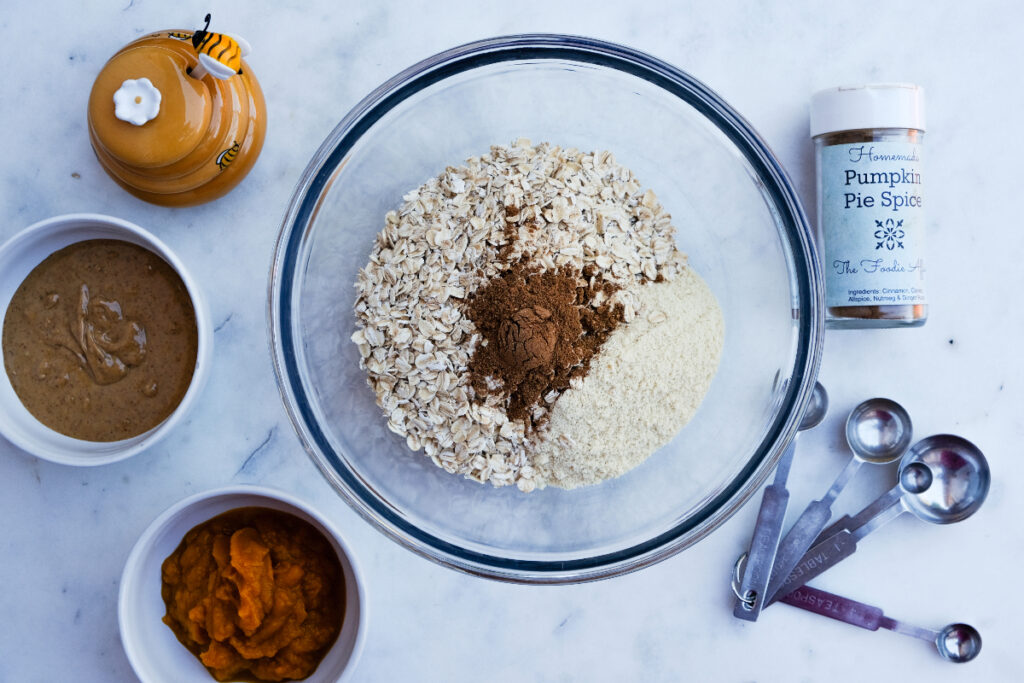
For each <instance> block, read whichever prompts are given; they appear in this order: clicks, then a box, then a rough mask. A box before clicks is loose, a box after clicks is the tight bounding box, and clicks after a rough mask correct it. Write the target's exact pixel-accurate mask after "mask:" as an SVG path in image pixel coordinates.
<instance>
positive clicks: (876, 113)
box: [811, 83, 924, 138]
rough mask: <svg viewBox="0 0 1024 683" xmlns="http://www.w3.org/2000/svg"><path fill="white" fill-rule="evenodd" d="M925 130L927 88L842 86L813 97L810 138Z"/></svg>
mask: <svg viewBox="0 0 1024 683" xmlns="http://www.w3.org/2000/svg"><path fill="white" fill-rule="evenodd" d="M868 128H916V129H917V130H922V131H923V130H924V88H922V87H921V86H919V85H914V84H913V83H869V84H867V85H855V86H841V87H839V88H829V89H828V90H822V91H820V92H816V93H814V95H813V96H811V137H812V138H813V137H817V136H819V135H824V134H825V133H835V132H838V131H842V130H863V129H868Z"/></svg>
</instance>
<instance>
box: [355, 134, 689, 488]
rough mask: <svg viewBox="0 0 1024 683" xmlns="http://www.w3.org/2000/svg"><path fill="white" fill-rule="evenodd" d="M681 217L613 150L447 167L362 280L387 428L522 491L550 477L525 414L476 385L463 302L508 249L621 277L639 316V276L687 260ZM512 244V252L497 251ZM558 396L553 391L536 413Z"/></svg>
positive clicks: (535, 151)
mask: <svg viewBox="0 0 1024 683" xmlns="http://www.w3.org/2000/svg"><path fill="white" fill-rule="evenodd" d="M674 232H675V230H674V228H673V227H672V225H671V217H670V216H669V215H668V213H666V212H665V210H664V208H663V207H662V206H661V205H660V203H659V202H658V200H657V198H656V196H655V195H654V193H653V192H652V191H651V190H649V189H644V188H642V187H641V186H640V183H639V182H638V181H637V179H636V178H635V177H634V176H633V173H632V172H631V171H630V170H629V169H627V168H625V167H623V166H620V165H618V164H617V163H616V162H615V159H614V157H613V156H612V154H611V153H609V152H606V151H601V152H596V153H583V152H580V151H578V150H576V149H563V148H560V147H556V146H553V145H549V144H547V143H542V144H539V145H536V146H533V145H531V144H530V142H529V141H528V140H517V141H516V142H515V143H514V144H513V145H512V146H511V147H503V146H495V147H492V148H491V150H490V152H489V153H488V154H485V155H483V156H480V157H473V158H471V159H468V160H467V161H466V163H465V165H463V166H459V167H449V168H447V169H445V170H444V172H443V173H441V174H440V175H438V176H437V177H435V178H431V179H429V180H428V181H427V182H426V183H424V184H423V185H422V186H420V187H419V188H416V189H415V190H413V191H411V192H409V193H407V194H406V195H405V196H404V197H403V203H402V205H401V207H399V208H398V209H397V210H394V211H390V212H388V214H387V215H386V216H385V220H384V227H383V229H382V230H381V232H380V233H379V234H378V235H377V239H376V242H375V244H374V246H373V249H372V251H371V253H370V256H369V259H368V262H367V264H366V266H364V267H363V268H362V269H361V270H360V271H359V274H358V276H357V279H356V290H357V297H356V303H355V307H354V309H355V314H356V318H357V326H358V329H357V331H356V332H355V333H354V334H353V335H352V342H353V343H354V344H356V346H357V347H358V349H359V355H360V367H361V368H363V369H364V370H365V371H366V373H367V378H368V383H369V385H370V387H371V388H372V389H373V390H374V392H375V394H376V398H377V403H378V405H380V406H381V408H382V410H383V411H384V413H385V416H386V418H387V426H388V429H390V430H391V431H393V432H395V433H396V434H398V435H400V436H402V437H403V438H404V439H405V442H406V445H407V446H408V447H409V448H410V449H411V450H413V451H417V450H420V449H422V450H423V452H424V453H425V454H426V455H427V456H428V457H430V458H431V459H432V460H433V461H434V463H435V464H437V465H438V466H439V467H442V468H444V469H445V470H446V471H449V472H452V473H457V474H462V475H464V476H466V477H468V478H471V479H474V480H477V481H480V482H489V483H491V484H492V485H494V486H505V485H509V484H516V485H517V486H518V488H519V489H520V490H522V491H527V492H528V491H532V490H534V489H535V488H537V487H538V486H543V485H544V484H545V482H544V481H542V480H540V479H539V475H538V470H537V468H535V467H533V466H532V465H531V464H530V455H529V449H528V448H527V439H528V438H530V437H529V436H528V435H527V433H526V429H525V427H524V425H523V424H522V422H521V421H510V420H509V419H508V418H507V416H506V415H505V413H504V410H503V408H502V406H501V405H499V400H500V399H499V396H498V395H496V394H489V395H487V396H484V397H478V396H476V395H475V394H474V392H473V389H472V387H471V386H470V385H469V381H468V380H469V378H468V372H467V366H468V363H469V359H470V356H471V355H472V353H473V349H474V348H475V346H476V345H477V344H478V343H480V335H479V334H477V333H476V329H475V326H474V325H473V323H472V322H471V321H470V320H469V318H468V317H467V316H465V315H464V308H465V305H466V304H465V300H466V299H467V298H468V297H469V296H470V295H471V294H472V293H473V292H475V291H476V290H477V288H478V287H480V286H481V285H482V284H483V283H484V282H486V281H487V280H489V279H491V278H493V277H495V276H496V275H498V274H499V273H500V272H502V270H503V269H504V268H505V267H506V264H507V263H508V262H510V261H514V260H517V259H520V258H527V259H529V260H531V261H532V262H533V263H535V264H537V265H539V266H541V267H542V268H543V269H545V270H548V269H556V268H560V267H562V266H571V267H573V268H575V269H577V270H579V271H580V272H586V270H585V268H586V267H588V266H589V267H594V268H597V269H599V270H600V271H601V272H602V274H603V276H604V277H605V278H606V279H608V280H610V281H612V282H614V283H615V284H616V285H618V286H619V287H620V288H621V289H619V291H617V292H616V293H615V294H614V295H613V297H612V301H614V302H615V303H621V304H622V306H623V310H624V315H625V319H626V321H627V322H629V321H630V320H632V319H634V318H635V317H636V315H637V314H638V307H639V305H640V304H639V300H638V298H637V296H636V293H635V290H636V288H637V287H638V286H639V285H640V284H642V283H644V282H648V281H654V280H656V279H659V278H660V279H665V280H672V279H674V278H675V277H676V276H677V274H678V273H679V272H680V270H681V269H682V268H684V267H685V260H686V259H685V256H684V255H683V254H682V253H680V252H679V251H678V249H677V248H676V246H675V240H674ZM499 255H501V257H502V258H499ZM557 400H558V395H557V394H556V395H551V394H548V395H545V396H544V399H543V401H541V402H540V404H538V405H537V406H536V407H535V409H534V410H535V413H536V414H543V413H544V411H547V410H550V409H551V406H552V405H553V404H554V403H555V402H556V401H557Z"/></svg>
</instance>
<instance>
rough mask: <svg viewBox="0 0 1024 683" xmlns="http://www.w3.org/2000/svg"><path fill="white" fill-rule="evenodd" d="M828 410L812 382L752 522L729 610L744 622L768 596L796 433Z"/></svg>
mask: <svg viewBox="0 0 1024 683" xmlns="http://www.w3.org/2000/svg"><path fill="white" fill-rule="evenodd" d="M827 412H828V392H826V391H825V387H823V386H822V385H821V384H820V383H818V382H815V383H814V391H813V393H812V394H811V400H810V403H808V405H807V409H806V410H805V411H804V415H803V418H802V419H801V420H800V426H799V427H798V430H799V431H798V432H797V434H796V435H794V436H793V440H792V441H791V442H790V444H789V446H788V447H787V448H786V450H785V451H784V452H783V453H782V458H780V459H779V464H778V467H777V468H776V470H775V479H774V480H773V481H772V483H771V485H769V486H766V487H765V489H764V494H763V496H762V498H761V509H760V510H759V511H758V513H757V523H756V524H755V525H754V535H753V536H752V537H751V539H750V549H749V550H748V551H747V552H748V555H749V557H750V561H749V562H747V567H746V571H745V572H744V574H743V579H742V581H741V582H740V587H739V590H737V591H736V604H735V606H734V607H733V611H732V613H733V616H735V617H738V618H740V619H744V620H746V621H757V617H758V615H759V614H760V613H761V608H762V607H763V606H764V598H765V597H766V596H767V595H768V593H767V592H766V591H767V589H768V578H769V576H770V575H771V570H772V563H773V561H774V560H775V551H776V550H777V549H778V547H779V537H780V536H781V535H782V521H783V519H784V518H785V516H786V506H787V504H788V503H789V491H787V490H786V479H787V478H788V477H789V469H790V466H791V465H792V464H793V454H794V453H795V452H796V440H797V436H798V435H799V432H800V431H804V430H807V429H811V428H813V427H816V426H818V425H819V424H820V423H821V421H822V420H823V419H825V413H827Z"/></svg>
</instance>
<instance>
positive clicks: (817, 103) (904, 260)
mask: <svg viewBox="0 0 1024 683" xmlns="http://www.w3.org/2000/svg"><path fill="white" fill-rule="evenodd" d="M923 135H924V91H923V89H922V88H920V87H919V86H916V85H911V84H906V83H885V84H872V85H863V86H855V87H841V88H832V89H829V90H823V91H821V92H819V93H816V94H815V95H814V96H813V97H812V98H811V137H812V139H813V140H814V149H815V158H816V163H817V190H818V243H819V247H820V248H821V249H822V250H823V258H822V263H823V266H824V270H825V305H826V312H825V324H826V326H827V327H830V328H864V327H914V326H919V325H923V324H924V323H925V320H927V318H928V303H927V300H926V298H925V290H924V272H925V259H924V237H925V235H924V232H925V230H924V227H925V226H924V205H923V194H924V192H923V190H924V183H923V174H922V171H921V141H922V137H923Z"/></svg>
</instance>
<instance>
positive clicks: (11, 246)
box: [0, 213, 213, 465]
mask: <svg viewBox="0 0 1024 683" xmlns="http://www.w3.org/2000/svg"><path fill="white" fill-rule="evenodd" d="M92 239H115V240H122V241H125V242H131V243H132V244H137V245H139V246H140V247H144V248H146V249H148V250H150V251H151V252H153V253H155V254H157V255H158V256H160V257H161V258H162V259H163V260H164V261H166V262H167V263H168V264H170V266H171V267H172V268H174V270H175V272H177V273H178V276H179V277H181V280H182V282H183V283H184V284H185V288H186V289H187V290H188V293H189V296H190V297H191V298H192V307H193V309H194V310H195V314H196V331H197V332H198V335H199V339H198V342H199V345H198V349H197V352H196V367H195V370H194V371H193V373H192V383H191V384H190V385H189V388H188V391H186V392H185V396H184V397H183V398H182V399H181V403H179V404H178V407H177V408H175V410H174V412H173V413H171V414H170V415H169V416H168V417H167V419H166V420H164V421H163V422H161V423H160V424H159V425H157V426H156V427H153V428H152V429H150V430H149V431H146V432H143V433H142V434H139V435H138V436H134V437H132V438H130V439H123V440H121V441H85V440H83V439H75V438H72V437H70V436H66V435H64V434H61V433H59V432H56V431H54V430H52V429H50V428H49V427H47V426H46V425H44V424H43V423H42V422H40V421H39V420H37V419H36V418H35V416H33V415H32V414H31V413H30V412H28V410H27V409H26V408H25V406H24V405H23V404H22V403H21V400H20V399H19V398H18V396H17V394H15V393H14V387H12V386H11V382H10V379H9V378H8V377H7V373H6V372H0V415H3V416H4V419H2V420H0V433H2V434H3V435H4V436H5V437H7V439H8V440H9V441H10V442H11V443H13V444H14V445H16V446H18V447H19V448H21V449H22V450H25V451H28V452H29V453H32V454H33V455H36V456H38V457H40V458H43V459H44V460H50V461H53V462H57V463H62V464H65V465H104V464H107V463H111V462H116V461H118V460H123V459H125V458H128V457H131V456H133V455H135V454H136V453H139V452H141V451H143V450H145V449H147V448H149V447H150V446H152V445H153V444H154V443H156V442H157V441H159V440H160V439H162V438H163V437H164V436H166V435H167V433H168V432H169V431H171V429H173V428H174V426H175V425H176V424H177V423H178V422H180V421H181V419H182V417H184V416H185V414H186V413H187V412H188V411H189V408H191V407H192V404H193V403H195V401H196V397H197V396H198V395H199V393H200V392H201V391H202V388H203V385H204V384H205V383H206V377H207V375H208V374H209V368H210V361H211V359H212V357H213V326H212V324H211V322H210V312H209V310H208V309H207V307H206V300H205V299H204V298H203V296H202V293H201V292H200V291H199V287H198V285H197V284H196V281H195V280H194V279H193V278H192V276H191V275H190V274H189V272H188V270H187V269H186V268H185V266H184V264H183V263H182V262H181V261H180V260H179V259H178V257H177V256H175V255H174V253H173V252H172V251H171V250H170V249H169V248H168V247H167V245H165V244H164V243H163V242H161V241H160V240H158V239H157V238H156V237H154V236H153V235H151V234H150V233H148V232H146V231H145V230H143V229H142V228H140V227H139V226H137V225H135V224H134V223H129V222H128V221H125V220H122V219H120V218H114V217H112V216H101V215H99V214H87V213H76V214H68V215H66V216H55V217H53V218H47V219H46V220H43V221H40V222H38V223H36V224H35V225H32V226H31V227H28V228H26V229H25V230H22V231H21V232H19V233H18V234H17V235H15V236H14V237H12V238H11V239H9V240H8V241H7V242H6V243H5V244H4V245H3V246H2V247H0V318H2V316H4V315H6V313H7V307H8V306H9V305H10V303H11V298H12V297H13V296H14V292H15V291H17V289H18V287H19V286H20V285H21V283H22V282H23V281H24V280H25V278H26V277H27V276H28V274H29V273H30V272H32V270H33V269H34V268H35V267H36V266H38V265H39V264H40V263H41V262H42V261H43V260H44V259H45V258H46V257H47V256H49V255H50V254H52V253H54V252H55V251H57V250H59V249H63V248H64V247H66V246H68V245H69V244H74V243H76V242H82V241H84V240H92Z"/></svg>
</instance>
